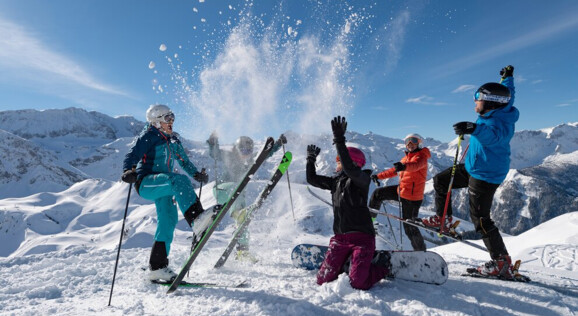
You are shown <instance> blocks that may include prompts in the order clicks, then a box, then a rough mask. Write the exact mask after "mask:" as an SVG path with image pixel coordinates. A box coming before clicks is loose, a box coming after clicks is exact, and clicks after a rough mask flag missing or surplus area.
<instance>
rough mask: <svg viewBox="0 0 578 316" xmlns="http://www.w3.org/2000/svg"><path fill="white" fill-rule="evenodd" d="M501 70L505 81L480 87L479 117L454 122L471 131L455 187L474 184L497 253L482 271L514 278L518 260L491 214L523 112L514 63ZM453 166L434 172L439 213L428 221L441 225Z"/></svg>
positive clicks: (476, 213) (480, 224)
mask: <svg viewBox="0 0 578 316" xmlns="http://www.w3.org/2000/svg"><path fill="white" fill-rule="evenodd" d="M500 75H501V77H502V78H501V81H500V83H496V82H489V83H486V84H484V85H482V86H481V87H480V88H479V89H478V90H477V91H476V92H475V94H474V101H475V104H476V107H475V111H476V113H478V114H479V116H478V119H477V121H476V122H475V123H473V122H459V123H456V124H454V126H453V127H454V130H455V132H456V134H457V135H464V134H470V135H471V137H470V146H469V150H468V152H467V154H466V160H465V165H464V164H458V165H457V167H456V172H455V176H454V182H453V186H452V189H458V188H466V187H467V188H468V193H469V207H470V217H471V219H472V222H473V223H474V225H475V228H476V231H477V232H478V233H480V234H481V235H482V238H483V241H484V244H485V245H486V248H487V249H488V251H489V253H490V257H491V258H492V260H491V261H489V262H487V263H485V264H484V265H482V266H480V267H478V271H479V272H480V273H481V274H485V275H493V276H500V277H503V278H512V260H511V258H510V256H509V254H508V251H507V250H506V246H505V244H504V241H503V239H502V236H501V235H500V232H499V230H498V228H497V227H496V225H495V224H494V221H493V220H492V218H491V215H490V208H491V206H492V200H493V198H494V193H495V192H496V189H497V188H498V187H499V186H500V184H501V183H502V181H504V179H505V178H506V175H507V174H508V171H509V170H510V140H511V139H512V137H513V136H514V130H515V123H516V122H517V121H518V118H519V116H520V113H519V112H518V109H517V108H515V107H514V106H513V104H514V95H515V89H514V77H513V75H514V67H513V66H507V67H504V68H502V70H501V71H500ZM451 169H452V168H448V169H446V170H444V171H442V172H440V173H439V174H437V175H436V176H435V177H434V189H435V206H436V215H434V216H432V217H430V218H428V219H424V220H423V222H424V224H425V225H427V226H432V227H440V225H441V220H440V218H441V217H442V215H443V212H444V206H445V201H446V195H447V191H448V186H449V182H450V178H451ZM446 217H447V218H448V219H449V220H448V222H446V223H444V224H445V225H450V224H451V221H452V207H451V203H449V205H448V209H447V213H446Z"/></svg>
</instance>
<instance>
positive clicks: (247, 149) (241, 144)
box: [235, 136, 253, 156]
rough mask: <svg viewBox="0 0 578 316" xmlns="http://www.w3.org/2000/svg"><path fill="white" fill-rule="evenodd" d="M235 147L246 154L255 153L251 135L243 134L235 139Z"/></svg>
mask: <svg viewBox="0 0 578 316" xmlns="http://www.w3.org/2000/svg"><path fill="white" fill-rule="evenodd" d="M235 147H236V148H237V150H238V151H239V152H241V154H243V155H244V156H247V155H250V154H252V153H253V140H252V139H251V138H250V137H249V136H241V137H239V139H237V140H236V141H235Z"/></svg>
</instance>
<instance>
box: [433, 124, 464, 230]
mask: <svg viewBox="0 0 578 316" xmlns="http://www.w3.org/2000/svg"><path fill="white" fill-rule="evenodd" d="M462 139H464V135H459V136H458V145H457V146H456V156H455V157H454V165H453V166H452V173H451V175H450V184H449V185H448V192H447V195H446V204H445V206H444V213H443V215H442V220H441V224H440V233H443V232H445V231H446V229H445V228H446V227H445V226H446V225H444V224H445V220H446V213H447V211H448V205H449V202H450V199H451V193H452V186H453V184H454V177H455V175H456V166H457V164H458V156H459V155H460V146H461V144H462ZM468 148H469V146H468ZM464 156H465V154H464ZM462 158H463V157H462Z"/></svg>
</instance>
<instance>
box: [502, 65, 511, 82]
mask: <svg viewBox="0 0 578 316" xmlns="http://www.w3.org/2000/svg"><path fill="white" fill-rule="evenodd" d="M500 76H502V79H503V78H507V77H513V76H514V66H512V65H508V66H506V67H504V68H502V70H500Z"/></svg>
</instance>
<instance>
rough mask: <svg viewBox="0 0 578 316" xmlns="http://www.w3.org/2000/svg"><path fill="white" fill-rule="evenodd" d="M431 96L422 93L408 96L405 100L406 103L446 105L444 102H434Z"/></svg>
mask: <svg viewBox="0 0 578 316" xmlns="http://www.w3.org/2000/svg"><path fill="white" fill-rule="evenodd" d="M434 100H435V99H434V98H433V97H430V96H427V95H422V96H420V97H417V98H409V99H407V100H405V102H406V103H415V104H424V105H447V103H445V102H435V101H434Z"/></svg>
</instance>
